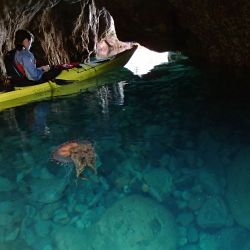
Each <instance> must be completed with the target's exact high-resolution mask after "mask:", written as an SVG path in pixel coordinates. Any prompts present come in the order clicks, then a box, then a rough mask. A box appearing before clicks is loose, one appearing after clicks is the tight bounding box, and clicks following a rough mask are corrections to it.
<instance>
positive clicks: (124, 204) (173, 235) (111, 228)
mask: <svg viewBox="0 0 250 250" xmlns="http://www.w3.org/2000/svg"><path fill="white" fill-rule="evenodd" d="M95 230H96V232H97V234H96V238H95V240H94V242H93V246H92V247H93V249H95V250H101V249H104V248H105V246H106V245H107V244H108V245H111V246H113V247H112V249H116V250H127V249H130V250H149V249H157V250H175V249H176V244H177V229H176V225H175V222H174V219H173V217H172V215H171V214H170V212H169V211H168V210H166V209H165V208H164V207H162V206H161V205H159V204H157V203H156V202H154V201H153V200H151V199H148V198H144V197H143V196H139V195H131V196H128V197H125V198H123V199H122V200H119V201H118V202H116V203H115V204H114V205H112V206H111V207H110V208H109V209H108V210H107V211H106V212H105V213H104V215H103V216H102V218H101V219H100V221H99V222H98V223H97V224H96V225H95Z"/></svg>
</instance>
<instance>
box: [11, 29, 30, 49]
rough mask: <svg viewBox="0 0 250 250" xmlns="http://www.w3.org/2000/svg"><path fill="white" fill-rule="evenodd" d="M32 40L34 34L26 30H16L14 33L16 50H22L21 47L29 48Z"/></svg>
mask: <svg viewBox="0 0 250 250" xmlns="http://www.w3.org/2000/svg"><path fill="white" fill-rule="evenodd" d="M33 40H34V36H33V34H32V33H31V32H29V31H28V30H17V31H16V33H15V46H16V49H18V50H22V49H23V48H26V49H28V50H29V49H30V47H31V44H32V42H33Z"/></svg>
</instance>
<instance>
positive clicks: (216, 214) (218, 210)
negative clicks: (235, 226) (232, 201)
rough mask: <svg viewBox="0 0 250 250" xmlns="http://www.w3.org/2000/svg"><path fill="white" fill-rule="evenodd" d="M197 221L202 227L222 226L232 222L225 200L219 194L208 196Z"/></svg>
mask: <svg viewBox="0 0 250 250" xmlns="http://www.w3.org/2000/svg"><path fill="white" fill-rule="evenodd" d="M197 223H198V225H199V226H200V227H202V228H220V227H224V226H229V225H231V224H232V219H231V218H230V216H229V214H228V209H227V207H226V205H225V203H224V201H223V200H222V199H221V198H220V197H217V196H212V197H208V198H207V200H206V201H205V203H204V204H203V205H202V207H201V209H200V210H199V211H198V214H197Z"/></svg>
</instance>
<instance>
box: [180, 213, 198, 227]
mask: <svg viewBox="0 0 250 250" xmlns="http://www.w3.org/2000/svg"><path fill="white" fill-rule="evenodd" d="M193 220H194V215H193V213H191V212H182V213H179V214H178V215H177V218H176V222H178V223H179V224H181V225H182V226H188V225H190V224H191V223H192V222H193Z"/></svg>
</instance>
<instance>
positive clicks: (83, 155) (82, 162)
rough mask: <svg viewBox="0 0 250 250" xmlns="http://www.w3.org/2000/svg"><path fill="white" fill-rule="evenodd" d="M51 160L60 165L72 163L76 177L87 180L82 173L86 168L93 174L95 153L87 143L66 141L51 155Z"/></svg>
mask: <svg viewBox="0 0 250 250" xmlns="http://www.w3.org/2000/svg"><path fill="white" fill-rule="evenodd" d="M52 159H53V160H54V161H56V162H58V163H61V164H70V163H74V165H75V170H76V177H77V178H78V177H80V178H82V179H87V178H86V177H84V175H83V172H84V170H85V168H86V167H88V168H90V169H91V170H92V171H93V172H94V173H95V174H96V173H97V171H96V167H95V151H94V147H93V146H92V144H91V143H90V142H89V141H68V142H65V143H63V144H61V145H60V146H59V147H57V149H56V150H55V151H54V152H53V154H52Z"/></svg>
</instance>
